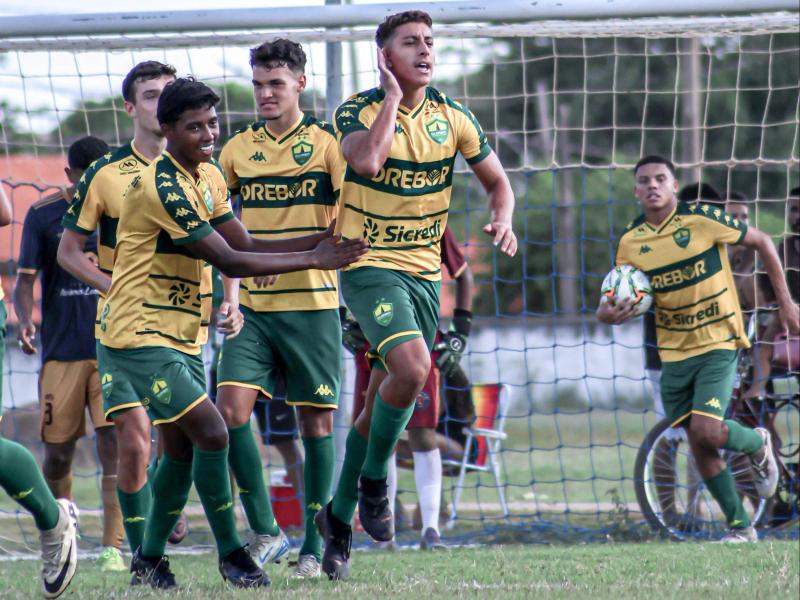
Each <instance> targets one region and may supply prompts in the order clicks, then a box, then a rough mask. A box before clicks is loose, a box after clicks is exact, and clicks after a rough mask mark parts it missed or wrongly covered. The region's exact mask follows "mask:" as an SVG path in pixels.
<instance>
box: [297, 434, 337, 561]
mask: <svg viewBox="0 0 800 600" xmlns="http://www.w3.org/2000/svg"><path fill="white" fill-rule="evenodd" d="M303 448H304V449H305V454H306V457H305V464H304V467H303V488H304V490H305V503H306V505H305V518H306V537H305V539H304V540H303V546H302V547H301V548H300V556H303V555H305V554H313V555H314V556H316V557H317V560H322V538H321V537H320V535H319V532H318V531H317V526H316V524H315V523H314V516H315V515H316V514H317V511H319V509H321V508H322V507H323V506H325V505H326V504H327V503H328V501H329V500H330V498H331V487H332V486H333V470H334V462H335V461H336V448H335V446H334V444H333V434H328V435H326V436H323V437H318V438H308V437H304V438H303Z"/></svg>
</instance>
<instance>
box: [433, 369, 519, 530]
mask: <svg viewBox="0 0 800 600" xmlns="http://www.w3.org/2000/svg"><path fill="white" fill-rule="evenodd" d="M470 392H471V395H472V402H473V404H474V406H475V421H474V422H473V423H472V426H470V427H465V428H464V434H465V435H466V436H467V439H466V441H465V442H464V456H463V457H462V459H461V460H460V461H459V460H452V459H443V460H442V465H445V466H453V467H458V468H459V471H458V480H457V481H456V484H455V490H454V491H453V509H452V510H451V511H450V518H449V520H448V526H452V525H453V523H454V522H455V520H456V519H457V518H458V503H459V500H460V499H461V491H462V490H463V488H464V476H465V475H466V474H467V471H479V472H484V473H491V474H492V475H493V476H494V481H495V486H496V487H497V495H498V496H499V498H500V508H501V510H502V512H503V518H508V504H507V502H506V494H505V484H504V483H503V481H501V477H500V460H499V458H500V452H501V446H502V443H503V440H504V439H506V434H505V432H504V431H503V428H504V427H505V420H506V414H507V413H508V408H509V405H510V404H511V387H510V386H509V385H507V384H505V383H482V384H476V385H473V386H472V389H471V390H470Z"/></svg>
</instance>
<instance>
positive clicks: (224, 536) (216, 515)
mask: <svg viewBox="0 0 800 600" xmlns="http://www.w3.org/2000/svg"><path fill="white" fill-rule="evenodd" d="M259 473H261V469H260V468H259ZM192 479H193V480H194V486H195V488H196V489H197V495H198V496H200V502H201V503H202V504H203V511H205V513H206V518H207V519H208V524H209V526H210V527H211V532H212V533H213V534H214V539H215V540H216V542H217V552H218V553H219V556H220V558H222V557H224V556H227V555H228V554H230V553H231V552H233V551H234V550H236V549H237V548H241V547H242V545H243V544H242V541H241V540H240V539H239V533H238V532H237V531H236V518H235V516H234V514H233V498H232V497H231V480H230V478H229V477H228V449H227V448H225V449H223V450H200V449H199V448H195V449H194V460H193V461H192Z"/></svg>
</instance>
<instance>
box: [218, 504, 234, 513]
mask: <svg viewBox="0 0 800 600" xmlns="http://www.w3.org/2000/svg"><path fill="white" fill-rule="evenodd" d="M232 506H233V502H226V503H225V504H220V505H219V506H218V507H217V508H215V509H214V512H225V511H226V510H230V508H231V507H232Z"/></svg>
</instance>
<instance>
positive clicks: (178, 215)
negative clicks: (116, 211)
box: [138, 178, 214, 245]
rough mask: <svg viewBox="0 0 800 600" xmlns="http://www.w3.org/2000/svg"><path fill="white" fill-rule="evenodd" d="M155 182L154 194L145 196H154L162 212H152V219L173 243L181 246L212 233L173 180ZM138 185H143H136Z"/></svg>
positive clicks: (162, 179) (164, 179) (206, 222)
mask: <svg viewBox="0 0 800 600" xmlns="http://www.w3.org/2000/svg"><path fill="white" fill-rule="evenodd" d="M157 182H158V183H157V184H156V194H147V196H148V197H151V196H156V198H154V200H155V202H156V203H158V204H159V205H160V206H161V208H162V209H163V211H154V213H155V214H153V216H152V218H153V219H155V222H156V225H158V227H160V228H161V229H163V230H164V231H165V232H166V233H167V234H168V235H169V237H170V239H172V241H173V243H175V244H177V245H181V244H188V243H190V242H196V241H198V240H201V239H203V238H204V237H206V236H208V235H210V234H211V233H212V232H213V231H214V230H213V229H212V227H211V225H210V224H209V223H208V221H205V220H203V218H202V217H200V215H198V214H197V211H196V210H195V209H194V207H193V206H192V203H191V202H189V199H188V198H187V197H186V194H185V193H184V191H183V189H182V188H181V186H180V185H179V184H178V182H177V181H176V180H175V178H161V179H158V180H157ZM138 185H145V184H142V183H138ZM148 205H149V206H152V204H148Z"/></svg>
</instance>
